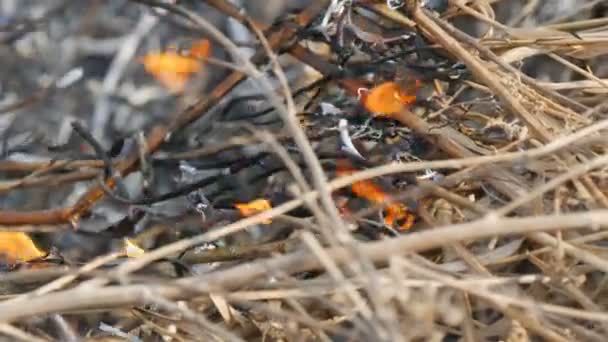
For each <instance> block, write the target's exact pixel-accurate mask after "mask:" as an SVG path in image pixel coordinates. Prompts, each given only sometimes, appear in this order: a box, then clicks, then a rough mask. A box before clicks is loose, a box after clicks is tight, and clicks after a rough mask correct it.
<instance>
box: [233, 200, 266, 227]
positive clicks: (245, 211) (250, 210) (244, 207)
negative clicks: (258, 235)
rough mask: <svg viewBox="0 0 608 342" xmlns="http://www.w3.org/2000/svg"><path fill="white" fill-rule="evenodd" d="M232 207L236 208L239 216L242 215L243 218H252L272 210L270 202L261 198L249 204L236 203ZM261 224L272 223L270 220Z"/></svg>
mask: <svg viewBox="0 0 608 342" xmlns="http://www.w3.org/2000/svg"><path fill="white" fill-rule="evenodd" d="M234 207H235V208H237V209H238V210H239V211H240V212H241V215H243V216H244V217H249V216H253V215H255V214H259V213H261V212H264V211H267V210H270V209H272V205H271V204H270V201H268V200H266V199H263V198H259V199H256V200H253V201H251V202H249V203H236V204H235V205H234ZM262 223H264V224H269V223H272V220H270V219H267V220H264V221H262Z"/></svg>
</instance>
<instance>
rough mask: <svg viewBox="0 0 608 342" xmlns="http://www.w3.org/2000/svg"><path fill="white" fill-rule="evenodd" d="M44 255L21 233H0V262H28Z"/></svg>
mask: <svg viewBox="0 0 608 342" xmlns="http://www.w3.org/2000/svg"><path fill="white" fill-rule="evenodd" d="M45 255H46V253H45V252H44V251H42V250H41V249H39V248H38V247H37V246H36V244H35V243H34V241H32V239H31V238H30V237H29V236H28V235H27V234H25V233H23V232H0V260H2V261H4V262H7V263H17V262H28V261H32V260H36V259H40V258H43V257H44V256H45Z"/></svg>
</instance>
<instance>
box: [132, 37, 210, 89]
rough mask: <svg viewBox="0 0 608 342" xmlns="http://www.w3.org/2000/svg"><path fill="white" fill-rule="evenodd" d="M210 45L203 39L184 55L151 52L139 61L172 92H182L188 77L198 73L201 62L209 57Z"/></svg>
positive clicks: (169, 52)
mask: <svg viewBox="0 0 608 342" xmlns="http://www.w3.org/2000/svg"><path fill="white" fill-rule="evenodd" d="M210 48H211V44H210V43H209V41H208V40H206V39H204V40H201V41H198V42H196V43H194V44H192V46H191V49H190V51H187V52H186V53H185V54H184V55H181V54H179V53H178V52H177V51H175V50H168V51H166V52H151V53H148V54H147V55H146V56H144V57H143V58H142V59H141V62H142V63H143V65H144V68H145V69H146V71H147V72H148V73H150V74H151V75H152V76H154V78H156V79H157V80H158V81H159V82H160V83H162V84H163V85H164V86H165V87H167V88H168V89H169V90H170V91H172V92H176V93H179V92H182V91H183V90H184V89H185V87H186V84H187V83H188V81H189V80H190V77H191V76H192V75H194V74H196V73H198V72H199V71H200V70H201V68H202V66H201V60H204V59H205V58H207V57H208V56H209V51H210Z"/></svg>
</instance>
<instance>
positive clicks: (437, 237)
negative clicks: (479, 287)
mask: <svg viewBox="0 0 608 342" xmlns="http://www.w3.org/2000/svg"><path fill="white" fill-rule="evenodd" d="M589 227H592V228H600V227H608V210H594V211H589V212H586V213H577V214H564V215H548V216H535V217H522V218H495V219H488V218H484V219H481V220H477V221H474V222H469V223H462V224H456V225H449V226H445V227H439V228H436V229H433V230H427V231H422V232H418V233H412V234H409V235H405V236H401V237H399V238H395V239H391V240H384V241H377V242H372V243H366V244H361V245H360V246H359V247H358V250H359V251H360V252H361V253H363V254H364V255H365V256H366V257H368V258H369V259H370V260H373V261H376V262H380V261H386V260H387V259H388V258H390V257H391V256H395V255H402V254H404V253H413V252H421V251H425V250H429V249H432V248H437V247H439V246H444V245H448V244H451V243H454V242H458V241H465V240H470V239H482V238H488V237H492V236H506V235H517V234H523V233H533V232H538V231H555V230H560V229H561V230H563V231H565V230H570V229H579V228H589ZM326 253H327V255H328V256H329V257H330V258H332V260H334V262H336V263H338V264H343V263H348V262H349V261H350V253H348V251H347V250H346V249H345V248H342V247H334V248H330V249H328V250H327V251H326ZM320 267H322V265H321V263H320V261H319V260H318V258H316V257H315V256H313V255H311V254H310V253H309V252H306V251H300V252H295V253H291V254H289V255H285V256H278V257H274V258H272V259H267V260H260V261H257V262H253V263H248V264H244V265H239V266H235V267H233V268H230V269H228V270H223V271H216V272H213V273H209V274H207V275H205V277H194V278H185V279H182V280H178V281H176V284H177V286H175V285H154V284H149V285H127V286H109V287H105V288H97V287H84V288H82V287H77V288H75V289H69V290H63V291H58V292H55V293H49V294H47V295H45V296H41V297H36V298H32V299H30V300H29V301H28V305H23V303H21V302H1V303H0V322H11V321H15V320H18V319H21V318H24V317H29V316H32V315H39V314H45V313H50V312H63V311H67V310H77V309H85V308H88V309H90V308H104V307H105V308H108V307H116V306H124V305H133V304H142V303H144V302H145V301H144V296H143V294H142V292H143V291H145V289H148V290H151V291H152V292H154V293H157V294H158V295H162V296H163V297H165V298H170V299H179V298H189V297H192V296H195V295H196V292H217V293H222V292H223V291H230V290H231V289H235V288H239V287H241V286H243V285H246V284H249V283H251V282H252V281H253V280H255V279H256V278H259V277H263V276H265V275H267V274H268V272H269V271H271V270H289V272H293V273H296V272H302V271H305V270H313V269H319V268H320ZM185 288H189V289H192V291H195V292H190V293H188V292H187V291H184V289H185ZM93 294H94V295H93ZM586 318H587V319H600V320H604V319H605V318H604V316H601V317H600V316H597V315H592V316H590V317H586ZM606 318H608V317H606Z"/></svg>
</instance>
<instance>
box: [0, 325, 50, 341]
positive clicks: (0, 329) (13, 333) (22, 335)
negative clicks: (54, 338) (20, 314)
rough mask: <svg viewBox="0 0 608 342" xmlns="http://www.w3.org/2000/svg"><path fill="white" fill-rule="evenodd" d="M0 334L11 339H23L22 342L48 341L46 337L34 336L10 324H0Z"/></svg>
mask: <svg viewBox="0 0 608 342" xmlns="http://www.w3.org/2000/svg"><path fill="white" fill-rule="evenodd" d="M0 334H2V335H6V336H9V337H10V338H11V339H12V341H23V342H48V340H46V339H42V338H40V337H36V336H34V335H31V334H30V333H27V332H25V331H23V330H21V329H18V328H16V327H14V326H12V325H10V324H6V323H1V324H0Z"/></svg>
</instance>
